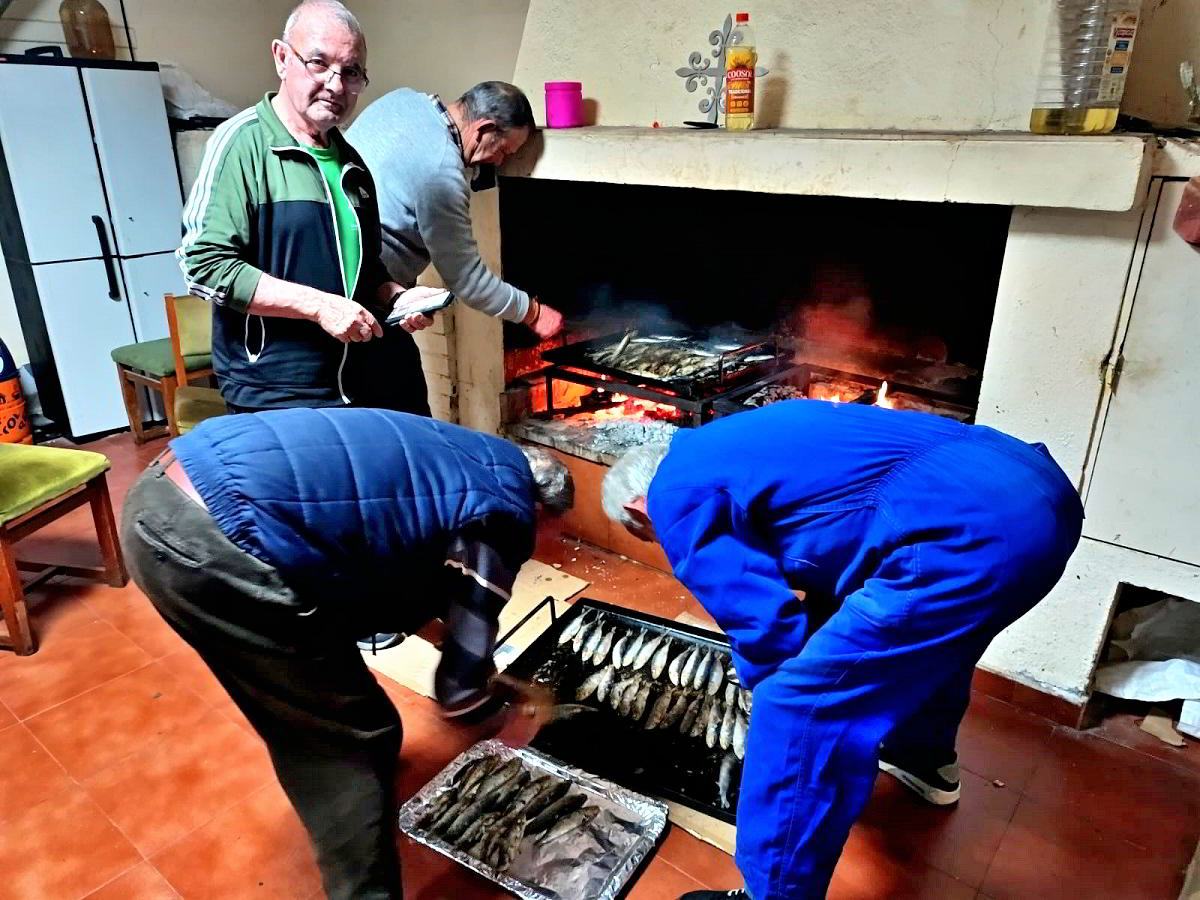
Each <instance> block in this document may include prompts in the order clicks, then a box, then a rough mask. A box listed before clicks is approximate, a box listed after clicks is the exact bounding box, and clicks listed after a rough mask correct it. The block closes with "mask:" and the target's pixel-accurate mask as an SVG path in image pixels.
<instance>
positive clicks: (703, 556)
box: [647, 400, 1083, 900]
mask: <svg viewBox="0 0 1200 900" xmlns="http://www.w3.org/2000/svg"><path fill="white" fill-rule="evenodd" d="M647 500H648V509H649V513H650V518H651V520H652V521H653V523H654V528H655V532H656V534H657V536H658V539H659V541H660V543H661V544H662V546H663V549H664V550H665V551H666V554H667V558H668V559H669V560H670V562H671V565H672V567H673V569H674V572H675V575H676V577H677V578H678V579H679V580H680V581H681V582H683V583H684V584H685V585H686V586H687V587H688V588H689V589H690V590H691V591H692V592H693V593H694V594H695V595H696V597H697V599H698V600H699V601H700V602H701V603H702V604H703V605H704V607H705V609H707V610H708V611H709V612H710V613H711V614H712V616H713V617H714V618H715V619H716V621H717V622H718V623H719V624H720V626H721V627H722V628H723V629H724V630H725V632H726V633H727V634H728V635H729V637H730V639H731V640H732V643H733V651H734V652H733V659H734V665H735V667H736V668H737V671H738V675H739V677H740V678H741V680H742V682H743V684H745V685H747V686H749V687H750V688H752V689H753V693H754V712H753V716H752V720H751V727H750V733H749V738H748V741H747V749H746V759H745V766H744V769H743V774H742V786H741V797H740V801H739V806H738V837H737V855H736V859H737V863H738V867H739V868H740V869H741V872H742V874H743V876H744V877H745V879H746V888H747V891H748V892H749V894H750V896H751V897H752V898H753V900H804V898H817V897H824V896H825V892H826V889H827V888H828V886H829V881H830V878H831V877H832V874H833V868H834V865H835V864H836V862H837V859H838V856H839V855H840V854H841V851H842V847H843V845H844V844H845V841H846V838H847V836H848V834H849V831H850V826H851V825H852V824H853V823H854V821H855V820H856V819H857V818H858V816H859V814H860V813H861V812H862V809H863V807H864V806H865V805H866V803H867V800H868V798H869V796H870V793H871V788H872V784H873V783H874V781H875V776H876V772H877V765H878V757H879V748H880V745H881V742H886V744H887V747H888V750H889V752H891V751H895V752H894V755H895V756H897V757H899V758H902V759H918V760H920V759H928V760H929V761H930V762H931V763H932V764H933V765H935V766H938V765H942V764H944V763H946V762H949V761H952V760H953V758H954V741H955V735H956V732H957V729H958V725H959V722H960V721H961V719H962V717H963V715H964V713H965V712H966V708H967V703H968V700H969V697H970V679H971V673H972V671H973V669H974V666H975V663H976V662H977V661H978V660H979V657H980V655H981V654H982V653H983V651H984V649H985V648H986V647H987V645H988V644H989V643H990V642H991V640H992V639H993V638H994V637H995V636H996V634H997V633H998V632H1000V631H1001V630H1002V629H1004V628H1005V627H1006V626H1008V625H1010V624H1011V623H1012V622H1014V621H1015V620H1016V619H1018V618H1020V617H1021V616H1022V615H1023V614H1024V613H1026V612H1027V611H1028V610H1029V609H1030V608H1032V607H1033V606H1034V604H1036V603H1037V602H1038V601H1039V600H1041V599H1042V598H1043V597H1044V596H1045V595H1046V594H1047V593H1048V592H1049V591H1050V589H1051V588H1052V587H1053V586H1054V584H1055V583H1056V582H1057V581H1058V579H1059V578H1060V577H1061V575H1062V573H1063V569H1064V567H1065V566H1066V563H1067V560H1068V558H1069V557H1070V555H1071V553H1072V551H1073V550H1074V549H1075V545H1076V543H1077V542H1078V540H1079V534H1080V529H1081V527H1082V521H1083V508H1082V506H1081V504H1080V501H1079V497H1078V495H1077V493H1076V491H1075V489H1074V487H1073V485H1072V484H1071V482H1070V481H1069V480H1068V479H1067V477H1066V475H1065V474H1063V472H1062V470H1061V469H1060V468H1059V467H1058V466H1057V465H1056V464H1055V462H1054V460H1053V459H1052V458H1051V457H1050V455H1049V453H1048V452H1047V451H1046V448H1045V447H1043V446H1041V445H1040V444H1034V445H1030V444H1025V443H1023V442H1021V441H1018V440H1017V439H1015V438H1012V437H1009V436H1008V435H1005V434H1001V433H1000V432H998V431H995V430H993V429H991V428H986V427H983V426H970V425H962V424H959V423H957V422H953V421H950V420H948V419H943V418H939V417H937V416H932V415H925V414H922V413H915V412H903V411H897V410H889V409H880V408H876V407H869V406H859V405H845V404H843V405H835V404H830V403H822V402H817V401H811V400H794V401H789V402H784V403H776V404H773V405H771V406H768V407H765V408H762V409H759V410H755V411H752V412H747V413H740V414H738V415H735V416H731V417H729V418H726V419H721V420H719V421H717V422H714V423H712V424H710V425H706V426H704V427H703V428H700V429H697V430H695V431H684V432H680V433H679V434H678V435H677V436H676V437H675V439H674V440H673V441H672V443H671V447H670V451H669V452H668V454H667V456H666V458H665V459H664V460H663V462H662V465H661V466H660V467H659V470H658V472H657V474H656V475H655V478H654V480H653V482H652V484H651V485H650V490H649V492H648V498H647ZM797 590H799V591H802V592H804V594H805V599H803V600H802V599H800V598H798V597H797V594H796V591H797ZM817 598H821V599H823V600H825V601H828V602H829V603H828V606H827V608H826V610H825V612H823V613H820V614H818V613H817V609H818V608H820V607H821V606H825V605H826V604H821V603H817V602H816V600H817ZM830 608H831V609H832V610H833V611H832V613H831V614H829V612H828V609H830Z"/></svg>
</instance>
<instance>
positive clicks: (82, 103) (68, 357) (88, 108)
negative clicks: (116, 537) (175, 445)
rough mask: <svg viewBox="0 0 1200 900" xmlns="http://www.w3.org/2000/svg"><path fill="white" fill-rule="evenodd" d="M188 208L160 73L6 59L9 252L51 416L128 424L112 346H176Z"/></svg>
mask: <svg viewBox="0 0 1200 900" xmlns="http://www.w3.org/2000/svg"><path fill="white" fill-rule="evenodd" d="M181 208H182V200H181V197H180V191H179V178H178V174H177V170H176V165H175V156H174V151H173V149H172V144H171V136H170V129H169V128H168V126H167V116H166V107H165V104H164V102H163V95H162V86H161V83H160V81H159V75H158V66H157V65H156V64H154V63H116V62H107V63H93V62H85V61H83V60H72V59H46V58H30V57H26V56H17V55H0V246H2V247H3V251H4V257H5V262H6V264H7V266H8V271H9V276H10V280H11V281H12V288H13V296H14V300H15V302H16V307H17V315H18V317H19V319H20V322H21V330H22V333H23V335H24V339H25V345H26V347H27V348H28V350H29V356H30V363H31V366H32V368H33V376H34V380H35V381H36V383H37V387H38V395H39V398H40V400H41V405H42V411H43V414H44V415H45V416H47V417H48V418H49V419H51V420H53V421H54V423H55V424H56V425H57V426H58V428H59V430H61V431H62V432H63V433H65V434H69V435H70V436H71V437H73V438H80V437H83V436H88V435H94V434H97V433H101V432H105V431H111V430H113V429H117V428H121V427H123V426H125V425H126V424H127V418H126V413H125V407H124V404H123V402H122V399H121V391H120V384H119V382H118V378H117V374H116V366H115V365H114V364H113V361H112V359H111V357H110V356H109V354H110V353H111V351H112V350H113V349H114V348H115V347H119V346H121V345H123V344H130V343H133V342H135V341H148V340H154V339H156V338H164V337H166V336H167V322H166V313H165V309H164V306H163V294H165V293H185V291H186V289H185V287H184V282H183V276H182V274H181V273H180V271H179V268H178V266H177V265H176V262H175V259H174V255H173V254H174V251H175V248H176V247H177V246H178V245H179V238H180V213H181Z"/></svg>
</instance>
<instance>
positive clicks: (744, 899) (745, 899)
mask: <svg viewBox="0 0 1200 900" xmlns="http://www.w3.org/2000/svg"><path fill="white" fill-rule="evenodd" d="M679 900H750V895H749V894H747V893H746V889H745V888H738V889H737V890H736V891H688V892H687V893H686V894H682V895H681V896H680V897H679Z"/></svg>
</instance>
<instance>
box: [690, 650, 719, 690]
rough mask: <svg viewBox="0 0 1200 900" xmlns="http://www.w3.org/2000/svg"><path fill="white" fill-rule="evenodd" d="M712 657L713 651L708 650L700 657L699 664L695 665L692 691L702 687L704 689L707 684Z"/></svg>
mask: <svg viewBox="0 0 1200 900" xmlns="http://www.w3.org/2000/svg"><path fill="white" fill-rule="evenodd" d="M714 655H715V654H714V653H713V651H711V650H709V651H707V652H706V653H705V654H704V656H702V657H701V658H700V662H698V663H696V671H695V673H694V674H693V675H692V689H693V690H697V691H698V690H700V689H701V688H702V687H704V686H705V685H706V684H708V670H709V667H710V666H712V664H713V656H714Z"/></svg>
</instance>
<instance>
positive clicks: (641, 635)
mask: <svg viewBox="0 0 1200 900" xmlns="http://www.w3.org/2000/svg"><path fill="white" fill-rule="evenodd" d="M645 642H646V629H645V628H643V629H642V630H641V631H639V632H638V634H637V637H635V638H634V639H633V642H632V643H631V644H629V645H628V646H627V647H626V648H625V656H624V657H622V659H621V664H622V665H623V666H625V668H629V667H630V666H632V665H633V661H634V660H635V659H637V655H638V654H639V653H641V652H642V644H644V643H645Z"/></svg>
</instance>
